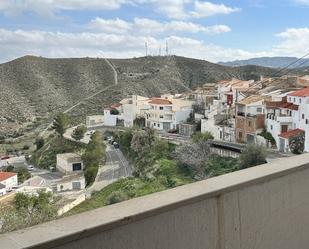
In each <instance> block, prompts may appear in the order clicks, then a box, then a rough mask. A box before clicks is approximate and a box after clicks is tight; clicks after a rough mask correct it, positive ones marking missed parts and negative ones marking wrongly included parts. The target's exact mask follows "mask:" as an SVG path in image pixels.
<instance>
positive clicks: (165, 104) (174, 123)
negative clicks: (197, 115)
mask: <svg viewBox="0 0 309 249" xmlns="http://www.w3.org/2000/svg"><path fill="white" fill-rule="evenodd" d="M148 104H149V105H150V108H149V110H148V111H147V112H146V114H145V118H146V126H147V127H151V128H154V129H156V130H162V131H169V130H174V129H177V128H178V125H179V124H180V123H182V122H185V121H186V120H187V119H188V118H189V117H190V114H191V112H192V104H193V102H192V101H190V100H184V99H178V98H173V97H172V96H171V97H168V96H166V97H165V98H152V99H151V100H150V101H149V102H148Z"/></svg>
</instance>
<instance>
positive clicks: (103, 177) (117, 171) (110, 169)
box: [87, 145, 133, 196]
mask: <svg viewBox="0 0 309 249" xmlns="http://www.w3.org/2000/svg"><path fill="white" fill-rule="evenodd" d="M106 156H107V158H106V163H105V165H104V166H102V167H101V168H100V169H99V172H98V176H97V178H96V180H95V182H94V183H93V185H92V186H91V187H90V188H89V189H88V190H87V195H88V196H89V194H91V193H92V192H94V191H99V190H101V189H102V188H104V187H106V186H107V185H109V184H111V183H113V182H115V181H117V180H118V179H120V178H123V177H129V176H132V173H133V169H132V167H131V165H130V164H129V162H128V161H127V160H126V158H125V157H124V155H123V154H122V152H121V151H120V150H119V149H115V148H114V147H113V146H111V145H107V149H106Z"/></svg>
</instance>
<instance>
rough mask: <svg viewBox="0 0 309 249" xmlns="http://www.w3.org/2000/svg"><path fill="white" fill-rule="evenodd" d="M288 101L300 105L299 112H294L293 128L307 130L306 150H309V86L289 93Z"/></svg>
mask: <svg viewBox="0 0 309 249" xmlns="http://www.w3.org/2000/svg"><path fill="white" fill-rule="evenodd" d="M287 102H288V103H291V104H294V105H297V106H298V110H297V112H292V117H293V129H301V130H303V131H305V151H306V152H309V133H308V132H306V131H308V130H309V87H306V88H303V89H300V90H297V91H295V92H292V93H289V94H288V99H287Z"/></svg>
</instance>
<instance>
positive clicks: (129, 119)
mask: <svg viewBox="0 0 309 249" xmlns="http://www.w3.org/2000/svg"><path fill="white" fill-rule="evenodd" d="M148 102H149V98H146V97H142V96H138V95H132V97H131V98H129V99H124V100H122V101H121V102H120V103H121V104H122V113H123V115H122V118H123V121H124V126H125V127H133V125H134V124H133V122H134V120H135V119H136V118H137V117H144V116H145V113H146V112H147V111H148V110H149V109H150V105H149V104H148Z"/></svg>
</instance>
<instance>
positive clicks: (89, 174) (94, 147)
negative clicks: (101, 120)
mask: <svg viewBox="0 0 309 249" xmlns="http://www.w3.org/2000/svg"><path fill="white" fill-rule="evenodd" d="M104 156H105V144H104V143H103V138H102V135H101V133H100V132H99V131H96V132H95V133H93V134H92V136H91V140H90V142H89V143H88V144H87V147H86V151H85V153H84V154H83V155H82V159H83V161H84V164H85V178H86V183H87V185H90V184H91V183H92V182H94V180H95V177H96V175H97V172H98V170H99V165H100V164H101V162H102V161H103V159H104Z"/></svg>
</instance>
